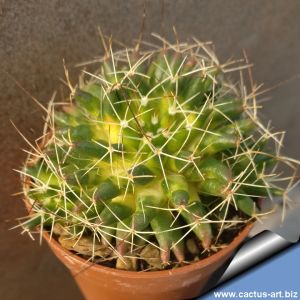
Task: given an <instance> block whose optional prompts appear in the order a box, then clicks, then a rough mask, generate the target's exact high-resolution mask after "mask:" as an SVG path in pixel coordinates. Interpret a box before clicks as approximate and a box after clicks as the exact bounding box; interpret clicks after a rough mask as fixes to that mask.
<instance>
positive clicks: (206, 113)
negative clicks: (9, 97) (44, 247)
mask: <svg viewBox="0 0 300 300" xmlns="http://www.w3.org/2000/svg"><path fill="white" fill-rule="evenodd" d="M245 64H246V62H244V63H243V64H241V62H240V61H229V62H227V63H224V64H222V63H219V61H218V59H217V57H216V55H215V54H214V52H213V51H212V50H211V48H210V45H209V44H205V43H199V42H194V43H191V44H186V43H183V44H179V43H178V44H176V45H170V44H168V43H165V45H164V47H162V48H160V49H155V50H147V49H146V50H143V51H142V50H139V51H136V49H126V50H121V51H115V52H113V51H112V48H111V47H110V48H109V50H108V51H107V53H106V55H105V57H104V58H103V59H102V60H101V62H99V64H98V66H97V71H95V72H93V73H90V72H87V71H83V74H82V76H81V78H80V81H79V83H78V84H77V85H76V86H72V85H71V83H70V82H69V80H68V82H69V87H70V90H71V92H70V97H69V99H68V101H67V103H64V104H63V105H60V103H59V102H57V103H56V102H51V103H50V105H49V108H48V115H47V118H46V127H45V128H46V130H45V132H47V137H45V136H44V138H43V144H42V146H41V145H37V146H34V150H33V151H32V152H31V154H30V156H29V158H28V160H27V161H26V163H25V166H24V168H23V170H22V171H21V173H22V177H23V180H24V182H26V183H25V184H24V191H25V195H26V199H27V201H29V202H30V203H31V205H32V214H31V215H30V216H29V218H28V219H27V220H25V221H24V222H23V223H22V226H23V227H24V228H25V229H26V230H28V231H30V232H32V231H34V230H37V229H38V231H41V232H42V231H43V230H47V231H48V232H49V233H50V235H51V236H52V238H56V240H57V241H59V243H60V244H61V245H62V246H63V247H65V248H67V249H68V250H71V251H73V252H75V253H77V254H78V255H80V256H81V257H83V258H85V259H88V260H90V261H92V262H95V263H98V264H102V265H105V266H109V267H113V268H117V269H125V270H133V271H141V270H143V271H153V270H161V269H173V268H177V267H181V266H184V265H187V264H191V263H193V262H194V261H198V260H201V259H203V258H204V257H207V256H211V255H212V254H214V253H216V252H218V250H219V249H221V248H223V247H225V246H226V244H228V243H229V242H230V241H231V240H232V239H233V237H234V236H233V235H235V234H237V233H238V232H239V231H240V230H241V229H242V228H243V227H244V226H245V224H247V223H249V221H251V220H253V219H255V218H259V217H260V215H261V211H260V208H259V206H258V205H257V203H258V201H257V200H258V199H259V198H261V197H266V196H268V197H272V196H284V195H285V194H286V192H287V189H285V188H282V187H280V188H279V187H278V186H277V185H276V183H278V182H279V181H280V180H281V178H280V176H278V174H277V173H276V168H277V165H278V163H279V162H283V163H285V164H286V165H288V166H290V167H292V168H293V167H294V163H293V160H290V159H288V158H283V157H282V156H281V154H280V146H281V136H280V134H276V133H271V131H270V128H269V127H265V126H264V125H263V124H262V123H261V122H260V120H259V118H258V109H259V108H260V105H259V104H258V102H257V97H258V96H257V94H258V93H257V88H256V86H255V85H254V84H253V82H252V81H251V83H252V85H251V87H250V91H249V92H248V91H247V88H246V86H245V85H244V78H243V76H242V75H241V77H240V79H239V80H236V81H234V82H233V81H232V77H234V76H235V77H239V76H240V75H239V74H243V69H246V71H247V72H248V70H247V69H248V68H250V66H248V65H247V64H246V65H245ZM231 73H232V76H230V75H231ZM236 75H237V76H236ZM282 180H284V178H283V179H282ZM288 186H291V183H290V182H289V183H288ZM228 236H229V237H230V236H231V239H230V238H229V239H228Z"/></svg>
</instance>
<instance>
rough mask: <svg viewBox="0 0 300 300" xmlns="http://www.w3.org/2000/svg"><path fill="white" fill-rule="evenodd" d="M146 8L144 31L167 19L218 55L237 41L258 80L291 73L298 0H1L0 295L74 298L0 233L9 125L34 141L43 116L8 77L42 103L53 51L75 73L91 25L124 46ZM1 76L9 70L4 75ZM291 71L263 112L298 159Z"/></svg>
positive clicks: (70, 288)
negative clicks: (282, 133) (211, 43)
mask: <svg viewBox="0 0 300 300" xmlns="http://www.w3.org/2000/svg"><path fill="white" fill-rule="evenodd" d="M144 3H145V7H146V10H145V11H146V21H145V28H144V37H145V39H147V40H149V39H150V40H151V37H150V35H149V34H150V33H151V32H158V33H160V34H163V35H165V36H166V37H172V38H173V35H172V26H173V25H175V26H176V28H177V31H178V34H179V37H180V38H181V39H182V40H185V39H186V38H189V37H191V36H195V37H198V38H200V39H201V40H212V41H214V43H215V45H216V49H217V53H218V54H219V56H220V57H221V59H222V60H223V61H224V60H225V59H227V58H229V57H230V56H234V57H240V56H241V55H242V49H245V50H246V51H247V53H248V57H249V58H250V60H251V61H252V62H253V63H254V64H255V68H254V77H255V80H256V81H257V82H259V83H261V82H264V83H265V86H266V87H271V86H273V85H276V84H277V83H279V82H281V81H285V80H287V79H289V78H291V77H293V76H295V75H299V74H300V39H299V34H300V22H299V11H300V1H298V0H285V1H282V0H273V1H270V0H252V1H248V0H227V1H222V0H210V1H208V0H207V1H201V0H199V1H192V0H175V1H174V0H173V1H171V0H169V1H167V0H166V1H164V5H162V1H157V0H153V1H139V0H130V1H122V0H109V1H108V0H86V1H80V0H69V1H59V0H51V1H46V0H44V1H42V0H38V1H37V0H35V1H34V0H27V1H18V0H9V1H8V0H0V87H1V89H0V125H1V126H0V140H1V144H0V153H1V157H0V163H1V169H0V174H1V200H0V201H1V205H0V220H1V227H0V235H1V236H0V241H1V244H0V299H3V300H15V299H24V300H27V299H30V300H36V299H44V300H48V299H74V300H77V299H82V296H81V295H80V293H79V291H78V289H77V288H76V286H75V284H74V283H73V281H72V279H71V276H70V275H69V274H68V272H67V271H66V270H65V268H64V267H63V266H62V265H61V264H60V263H59V262H58V261H57V260H56V259H55V258H54V256H53V255H52V253H51V252H50V251H49V250H48V248H47V246H46V245H44V246H42V247H39V246H38V244H37V243H36V242H32V241H31V240H30V239H29V238H28V237H27V236H20V234H19V231H18V230H14V231H8V228H10V227H11V226H13V225H14V224H15V223H16V222H15V221H14V220H15V218H17V217H20V216H22V215H24V214H25V210H24V208H23V205H22V203H21V197H20V196H14V197H13V196H11V194H12V193H15V192H18V191H19V189H20V186H19V183H18V176H17V174H16V173H14V172H13V171H12V169H16V168H19V167H20V164H21V162H22V160H23V159H24V156H25V154H24V153H23V152H22V151H21V150H20V148H23V147H25V148H26V145H25V143H24V142H23V141H22V138H20V136H19V135H18V134H17V133H16V131H15V130H14V128H13V126H12V125H11V123H10V120H12V121H13V122H14V123H15V124H16V126H17V127H18V128H20V129H21V130H22V132H23V133H24V134H25V135H26V136H27V137H28V139H29V140H30V141H33V140H34V139H35V138H36V137H38V136H39V135H40V133H41V124H42V123H41V118H42V114H41V111H40V110H39V109H38V107H37V106H36V105H35V104H34V102H33V101H32V100H31V99H30V98H29V97H28V96H27V94H26V93H25V92H24V91H23V90H21V89H20V88H18V87H17V85H16V83H15V82H14V80H12V79H11V77H13V78H14V79H15V80H17V81H18V82H19V83H20V84H21V85H22V86H23V87H24V89H26V90H27V91H28V92H30V93H31V94H32V95H34V96H35V97H36V98H37V99H39V100H40V101H41V102H42V103H44V104H45V103H47V101H48V100H49V99H50V97H51V95H52V93H53V91H54V90H55V89H56V90H57V91H58V94H59V95H60V96H61V97H63V95H64V94H65V91H64V89H63V88H62V85H61V84H60V82H59V78H60V77H63V67H62V59H63V58H65V60H66V64H67V66H68V68H69V69H70V73H71V78H72V80H76V78H77V76H78V69H77V68H75V67H73V66H74V64H75V63H77V62H80V61H84V60H87V59H91V58H93V57H95V56H99V55H101V53H102V49H101V47H100V41H99V37H98V35H97V26H99V25H100V26H101V28H102V30H103V32H104V33H106V34H107V35H111V34H112V35H113V37H114V38H116V39H118V40H121V41H122V42H125V43H126V44H130V42H131V40H132V39H133V38H137V37H138V34H139V32H140V28H141V24H142V14H143V7H144ZM7 72H8V73H9V74H10V75H8V73H7ZM299 83H300V78H299V77H298V78H296V79H294V80H291V81H288V82H287V83H285V84H283V85H282V86H281V87H279V88H277V89H275V90H272V91H271V92H270V93H268V96H270V97H272V99H273V100H272V102H268V103H266V104H265V105H266V108H265V110H264V111H265V119H269V118H271V119H272V120H273V124H274V126H275V127H276V129H280V130H288V134H287V136H286V140H285V143H286V148H285V153H286V154H288V155H292V156H294V157H296V158H298V159H299V158H300V153H299V150H298V149H299V144H300V139H299V129H300V126H299V123H298V120H299V114H300V102H299V95H300V84H299Z"/></svg>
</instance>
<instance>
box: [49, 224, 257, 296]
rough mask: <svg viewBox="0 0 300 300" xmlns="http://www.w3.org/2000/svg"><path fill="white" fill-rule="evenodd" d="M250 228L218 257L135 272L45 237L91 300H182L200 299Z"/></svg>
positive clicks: (245, 229)
mask: <svg viewBox="0 0 300 300" xmlns="http://www.w3.org/2000/svg"><path fill="white" fill-rule="evenodd" d="M251 228H252V224H249V225H247V226H246V227H245V228H244V229H243V230H242V231H241V232H240V233H239V234H238V235H237V236H236V237H235V238H234V240H233V241H232V242H231V243H230V244H229V245H228V246H227V247H225V248H223V249H222V250H220V251H219V252H217V253H216V254H214V255H212V256H210V257H207V258H204V259H202V260H200V261H198V262H195V263H192V264H190V265H187V266H184V267H180V268H177V269H174V270H162V271H153V272H133V271H123V270H117V269H113V268H109V267H104V266H101V265H97V264H93V263H90V262H87V261H85V260H84V259H83V258H81V257H79V256H78V255H76V254H74V253H72V252H70V251H68V250H66V249H64V248H63V247H62V246H61V245H60V244H59V243H58V242H57V241H56V240H54V239H51V240H50V236H49V234H48V233H47V232H44V238H45V239H46V241H47V242H48V244H49V246H50V247H51V249H52V250H53V252H54V253H55V255H56V256H57V257H58V258H59V259H60V260H61V261H62V262H63V264H65V265H66V266H67V268H68V269H69V270H70V272H71V274H72V275H73V277H74V279H75V280H76V282H77V284H78V286H79V287H80V289H81V291H82V293H83V295H84V296H85V298H86V299H87V300H137V299H140V300H182V299H191V298H194V297H197V296H199V294H200V293H201V291H202V290H203V288H204V287H205V285H206V283H207V282H208V280H209V279H210V277H211V275H212V274H213V273H214V272H215V271H216V270H217V269H218V268H219V267H221V266H222V265H223V264H224V263H225V262H226V261H227V260H228V259H229V258H230V256H231V255H232V254H233V253H234V251H235V250H236V248H237V247H238V246H239V245H240V244H241V243H242V242H243V241H244V239H245V238H246V237H247V235H248V233H249V231H250V230H251Z"/></svg>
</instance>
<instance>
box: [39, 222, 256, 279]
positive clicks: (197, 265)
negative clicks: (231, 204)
mask: <svg viewBox="0 0 300 300" xmlns="http://www.w3.org/2000/svg"><path fill="white" fill-rule="evenodd" d="M252 227H253V222H249V223H248V224H247V225H246V227H245V228H243V230H242V231H240V232H239V234H238V235H236V236H235V237H234V239H233V240H232V241H231V242H230V243H229V244H228V245H227V246H226V247H225V248H223V249H222V250H220V251H218V252H217V253H215V254H213V255H212V256H209V257H206V258H204V259H202V260H199V261H197V262H193V263H191V264H190V265H186V266H182V267H178V268H176V269H170V270H160V271H151V272H143V271H126V270H118V269H115V268H110V267H106V266H102V265H99V264H96V263H92V262H89V261H88V260H85V259H83V258H82V257H80V256H79V255H77V254H76V253H72V252H71V251H69V250H67V249H65V248H64V247H62V245H61V244H59V243H58V242H57V241H56V240H55V239H54V238H53V237H50V235H49V233H48V232H47V231H43V237H44V238H45V239H46V241H47V242H48V243H49V244H50V247H52V248H54V249H55V250H56V251H59V252H60V253H61V254H62V255H61V256H62V257H63V256H65V257H68V258H66V259H68V260H71V261H72V263H78V264H82V266H85V267H84V268H83V269H82V271H83V272H84V270H85V269H89V270H92V271H95V272H104V273H106V274H109V275H113V276H118V277H122V278H141V277H142V278H153V277H156V278H163V277H170V276H176V275H179V274H184V273H189V272H192V271H195V270H197V269H198V270H199V271H200V270H201V269H204V268H205V267H206V266H208V265H211V264H214V263H215V262H216V261H218V259H219V258H221V257H223V256H225V255H227V254H228V253H230V252H232V251H234V250H235V249H236V248H237V247H238V245H240V244H241V243H242V241H243V240H245V239H246V237H247V236H248V234H249V232H250V230H251V229H252ZM79 272H81V271H79Z"/></svg>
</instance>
